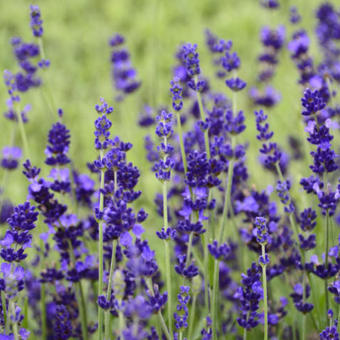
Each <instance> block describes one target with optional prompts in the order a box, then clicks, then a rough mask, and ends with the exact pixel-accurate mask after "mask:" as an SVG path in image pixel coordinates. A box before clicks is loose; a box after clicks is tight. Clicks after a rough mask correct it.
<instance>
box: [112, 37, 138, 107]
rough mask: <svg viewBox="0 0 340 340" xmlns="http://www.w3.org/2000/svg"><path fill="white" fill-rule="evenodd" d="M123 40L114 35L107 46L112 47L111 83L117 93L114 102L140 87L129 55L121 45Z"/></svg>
mask: <svg viewBox="0 0 340 340" xmlns="http://www.w3.org/2000/svg"><path fill="white" fill-rule="evenodd" d="M124 42H125V39H124V37H123V36H121V35H120V34H118V33H117V34H116V35H114V36H113V37H112V38H111V39H110V41H109V45H110V46H111V47H112V53H111V63H112V81H113V84H114V86H115V88H116V90H117V91H118V93H119V94H118V95H117V96H116V100H117V101H119V100H122V99H123V97H124V96H125V95H128V94H131V93H133V92H135V91H136V90H137V89H138V88H139V87H140V85H141V82H140V81H138V80H137V71H136V70H135V68H134V67H133V66H132V63H131V59H130V54H129V52H128V50H127V49H126V48H124V47H123V46H122V45H123V44H124Z"/></svg>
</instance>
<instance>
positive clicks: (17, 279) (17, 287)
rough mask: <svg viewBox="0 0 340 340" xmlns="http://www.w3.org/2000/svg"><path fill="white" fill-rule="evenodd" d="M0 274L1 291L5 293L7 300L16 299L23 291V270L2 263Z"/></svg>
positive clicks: (12, 264)
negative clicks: (0, 275)
mask: <svg viewBox="0 0 340 340" xmlns="http://www.w3.org/2000/svg"><path fill="white" fill-rule="evenodd" d="M0 274H2V278H1V279H0V287H1V290H3V291H5V293H6V295H7V296H8V298H9V299H12V298H14V297H16V296H17V295H18V293H19V292H20V291H22V290H23V289H24V277H25V270H24V268H23V267H21V266H17V265H15V264H14V263H5V262H4V263H2V264H1V270H0Z"/></svg>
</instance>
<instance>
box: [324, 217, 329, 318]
mask: <svg viewBox="0 0 340 340" xmlns="http://www.w3.org/2000/svg"><path fill="white" fill-rule="evenodd" d="M325 240H326V244H325V267H326V270H328V248H329V216H328V211H327V212H326V230H325ZM325 298H326V320H327V318H328V309H329V297H328V279H325Z"/></svg>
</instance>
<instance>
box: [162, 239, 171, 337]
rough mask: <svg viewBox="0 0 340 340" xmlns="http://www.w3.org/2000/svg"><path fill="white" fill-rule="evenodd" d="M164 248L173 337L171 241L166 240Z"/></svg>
mask: <svg viewBox="0 0 340 340" xmlns="http://www.w3.org/2000/svg"><path fill="white" fill-rule="evenodd" d="M164 247H165V271H166V285H167V289H168V327H169V332H170V335H172V287H171V263H170V247H169V240H164Z"/></svg>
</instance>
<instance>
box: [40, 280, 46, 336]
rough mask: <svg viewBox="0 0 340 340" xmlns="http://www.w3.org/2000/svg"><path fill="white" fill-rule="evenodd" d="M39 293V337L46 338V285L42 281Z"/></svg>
mask: <svg viewBox="0 0 340 340" xmlns="http://www.w3.org/2000/svg"><path fill="white" fill-rule="evenodd" d="M40 294H41V339H42V340H46V338H47V324H46V287H45V284H44V283H41V286H40Z"/></svg>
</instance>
